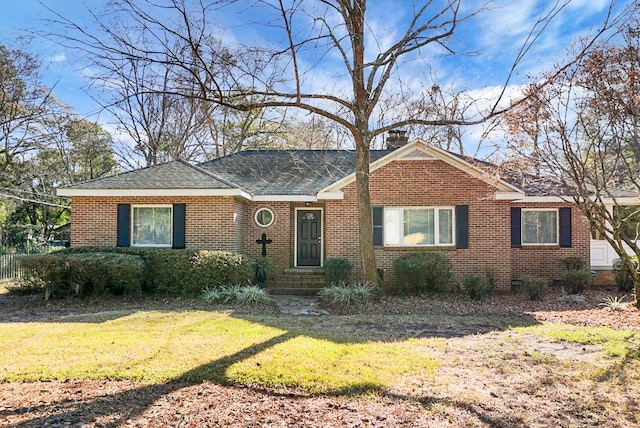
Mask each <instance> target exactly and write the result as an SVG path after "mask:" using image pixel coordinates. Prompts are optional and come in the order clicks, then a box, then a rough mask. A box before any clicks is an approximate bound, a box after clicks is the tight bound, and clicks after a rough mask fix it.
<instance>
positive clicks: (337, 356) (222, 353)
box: [0, 311, 438, 393]
mask: <svg viewBox="0 0 640 428" xmlns="http://www.w3.org/2000/svg"><path fill="white" fill-rule="evenodd" d="M63 321H64V322H55V323H4V324H0V361H2V364H1V366H0V381H18V380H22V381H35V380H43V379H132V380H136V381H141V382H143V383H161V382H167V381H171V380H179V381H190V382H197V381H204V380H211V381H214V382H217V383H221V384H236V383H242V384H258V385H264V386H281V387H299V388H302V389H305V390H308V391H310V392H328V393H331V392H343V391H359V390H360V391H368V390H378V389H381V388H384V387H387V386H390V385H392V384H393V382H395V379H397V378H398V377H399V376H412V377H418V378H423V379H430V378H432V377H433V376H434V373H435V370H436V368H437V367H438V361H437V360H435V359H433V358H431V357H430V356H429V355H425V353H424V351H423V350H424V344H425V343H424V342H425V341H427V340H426V339H424V340H417V339H413V340H404V341H397V342H372V341H366V342H355V343H353V342H352V343H341V342H335V341H331V340H328V339H325V338H314V337H310V336H305V335H304V334H302V333H301V332H300V331H293V332H292V331H285V330H283V329H281V328H277V327H271V326H269V325H268V324H269V323H270V324H277V323H281V322H282V319H276V318H273V319H269V317H266V318H261V319H260V322H257V321H253V320H250V319H239V318H234V317H232V316H230V315H227V314H222V313H215V312H203V311H189V312H135V313H124V312H102V313H99V314H95V315H91V316H89V315H84V316H77V317H67V318H65V319H64V320H63ZM269 321H272V322H269ZM292 324H294V325H295V324H296V323H295V322H292ZM298 327H300V326H298Z"/></svg>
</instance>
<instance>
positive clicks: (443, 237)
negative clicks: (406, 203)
mask: <svg viewBox="0 0 640 428" xmlns="http://www.w3.org/2000/svg"><path fill="white" fill-rule="evenodd" d="M453 212H454V209H453V208H452V207H448V208H385V209H384V223H383V224H384V245H388V246H429V245H433V246H436V245H454V232H453V230H454V224H455V223H454V215H453ZM374 213H375V211H374ZM374 225H375V221H374ZM374 227H375V226H374ZM374 234H375V229H374Z"/></svg>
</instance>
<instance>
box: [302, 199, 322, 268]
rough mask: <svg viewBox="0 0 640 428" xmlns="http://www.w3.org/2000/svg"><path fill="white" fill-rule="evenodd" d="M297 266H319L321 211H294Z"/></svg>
mask: <svg viewBox="0 0 640 428" xmlns="http://www.w3.org/2000/svg"><path fill="white" fill-rule="evenodd" d="M296 224H297V226H296V227H297V231H296V240H297V242H296V262H297V266H320V258H321V253H322V251H321V250H322V210H298V211H296Z"/></svg>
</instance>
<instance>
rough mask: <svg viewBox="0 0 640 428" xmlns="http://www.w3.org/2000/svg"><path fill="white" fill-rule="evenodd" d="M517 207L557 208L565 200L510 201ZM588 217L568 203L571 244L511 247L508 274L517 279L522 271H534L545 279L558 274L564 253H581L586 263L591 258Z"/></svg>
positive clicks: (534, 273) (532, 272) (555, 276)
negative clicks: (509, 270) (522, 203)
mask: <svg viewBox="0 0 640 428" xmlns="http://www.w3.org/2000/svg"><path fill="white" fill-rule="evenodd" d="M513 206H514V207H521V208H559V207H568V206H571V205H569V204H561V203H557V204H544V205H543V204H526V205H518V204H513ZM590 230H591V229H590V226H589V221H588V220H587V218H586V217H585V216H584V215H583V214H582V212H581V211H580V209H578V208H577V207H571V247H567V248H560V247H559V246H528V245H525V246H522V247H520V248H512V249H511V253H512V256H511V260H512V276H513V279H519V278H520V277H521V276H522V275H535V276H540V277H542V278H545V279H546V280H548V281H551V280H553V279H560V278H562V274H563V270H562V267H561V265H560V263H559V261H560V260H561V259H563V258H565V257H581V258H582V259H583V260H584V261H585V262H586V263H587V267H588V266H589V262H590V260H591V257H590V251H591V243H590V240H591V234H590V233H591V232H590Z"/></svg>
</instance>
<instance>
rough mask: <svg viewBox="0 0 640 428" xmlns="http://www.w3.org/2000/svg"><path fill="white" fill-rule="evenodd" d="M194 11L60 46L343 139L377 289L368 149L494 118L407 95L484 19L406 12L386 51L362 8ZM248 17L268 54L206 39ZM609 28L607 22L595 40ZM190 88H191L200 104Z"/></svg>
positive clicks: (442, 7)
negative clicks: (329, 128)
mask: <svg viewBox="0 0 640 428" xmlns="http://www.w3.org/2000/svg"><path fill="white" fill-rule="evenodd" d="M193 3H194V2H187V1H186V0H170V1H168V2H167V4H166V5H163V6H162V7H155V6H154V3H153V2H150V1H148V2H141V1H133V0H123V1H121V2H118V3H117V5H115V6H114V7H115V9H114V13H115V14H116V15H117V16H119V17H120V21H124V20H130V21H132V22H135V23H136V25H137V28H136V30H137V33H136V37H135V39H133V38H130V37H128V34H129V33H127V32H123V31H119V29H118V28H114V25H113V23H112V24H109V23H108V22H106V21H104V20H102V21H100V20H99V21H100V22H101V23H102V25H103V29H104V30H105V31H106V32H108V34H109V36H110V37H108V38H104V37H103V35H102V34H100V35H98V34H90V33H88V32H87V31H86V30H85V29H84V27H82V26H80V25H77V24H74V23H73V22H71V21H69V20H66V19H64V18H63V17H60V22H62V23H63V24H66V25H67V26H68V27H70V29H72V30H75V34H76V35H77V36H76V37H74V38H73V39H70V38H69V37H68V36H67V38H66V40H67V42H70V41H71V42H73V44H74V45H75V46H79V47H81V48H83V49H84V50H85V51H86V52H88V53H89V54H90V55H93V56H99V57H100V56H101V57H104V58H121V57H123V56H124V57H127V58H144V59H145V60H147V61H149V62H151V63H154V64H163V65H170V66H171V67H175V70H177V69H180V70H181V71H180V73H179V75H180V78H177V77H176V78H175V79H172V84H173V89H172V92H173V93H176V94H180V95H187V96H197V97H202V98H203V99H205V100H207V101H210V102H213V103H216V104H218V105H220V106H223V107H228V108H231V109H236V110H241V111H249V110H253V109H271V108H287V107H293V108H297V109H301V110H304V111H307V112H310V113H312V114H315V115H319V116H322V117H324V118H325V119H327V120H329V121H331V122H334V123H336V124H338V125H339V126H340V127H342V128H344V129H346V130H347V131H348V132H349V134H350V136H351V138H352V141H353V144H354V146H355V156H356V188H357V190H356V193H357V198H358V220H359V232H360V233H359V245H360V252H361V260H362V268H363V275H364V279H365V280H367V281H371V282H372V283H377V282H378V281H379V278H378V277H377V272H376V269H375V267H376V263H375V257H374V250H373V232H372V230H373V229H372V217H371V201H370V196H369V173H370V171H369V164H370V147H371V144H372V142H373V141H374V139H375V138H376V137H378V136H382V135H383V134H384V133H386V132H387V131H390V130H393V129H397V128H402V127H406V126H409V125H422V126H427V127H439V126H455V125H463V124H474V123H481V122H482V121H484V120H486V119H487V118H489V117H492V116H494V115H497V114H499V113H501V111H500V109H499V107H498V106H499V105H500V99H501V98H502V95H503V94H504V90H503V92H502V94H500V95H499V96H498V97H497V98H498V99H496V100H493V101H495V102H493V103H492V104H491V105H490V106H488V107H487V108H486V109H485V110H484V111H481V112H479V113H476V114H474V116H473V117H447V116H444V117H443V116H442V115H441V114H439V113H438V112H439V111H441V110H440V109H438V108H435V107H436V106H434V105H433V104H432V103H431V102H429V100H427V101H426V102H425V96H424V93H423V92H424V91H423V89H424V88H431V87H433V85H434V84H437V82H433V83H429V76H420V77H424V82H425V83H424V86H421V87H419V88H415V87H413V86H412V85H410V84H409V83H408V82H409V81H410V80H411V79H409V78H408V73H412V72H415V68H413V69H412V68H411V64H412V63H413V62H414V61H416V60H420V61H426V62H427V64H428V63H429V61H428V59H429V56H428V55H429V49H431V48H433V49H442V50H443V51H445V52H449V53H451V54H453V53H454V52H455V50H454V49H453V48H452V47H451V46H450V45H452V44H453V43H454V41H453V40H452V36H453V35H454V34H455V33H456V31H457V29H458V26H459V25H461V24H462V23H464V22H466V21H468V20H471V19H472V18H474V17H475V16H476V14H477V13H478V12H479V11H470V12H464V13H463V12H462V10H463V9H462V8H461V2H460V1H459V0H449V1H444V2H434V1H428V0H425V1H413V2H412V4H411V6H410V7H412V9H411V10H412V12H413V15H412V17H411V18H410V19H408V21H407V22H406V26H405V28H397V29H396V31H394V33H393V34H385V36H388V38H389V39H392V40H382V38H381V35H380V34H376V32H375V31H373V30H372V28H371V27H370V20H369V17H368V16H369V15H368V13H367V12H368V9H367V1H366V0H319V1H313V2H311V1H305V0H294V1H291V2H286V4H285V2H282V1H275V0H273V1H272V0H255V1H252V0H247V1H242V2H240V1H232V0H228V1H225V0H220V1H212V2H204V1H203V0H201V1H200V2H199V4H198V5H197V7H196V8H191V6H192V5H193ZM567 3H568V1H567V2H558V3H555V4H554V6H553V7H552V8H551V9H550V10H549V11H548V12H547V13H546V14H545V15H544V16H541V17H540V19H539V20H538V21H537V23H536V24H535V25H534V26H533V28H532V29H531V31H530V33H529V34H528V37H527V38H526V41H525V43H524V45H523V46H522V48H521V50H520V51H519V52H517V53H516V56H515V58H514V65H513V68H512V69H511V71H510V72H509V73H508V74H509V76H508V77H507V78H506V81H505V87H506V85H507V84H508V83H509V81H510V78H511V75H512V73H513V72H514V71H515V69H516V66H517V64H518V63H519V62H520V61H521V60H522V58H523V57H524V55H525V54H526V53H527V51H528V50H529V49H530V48H531V46H532V44H533V43H535V41H536V39H537V38H538V37H539V35H540V33H541V32H542V31H544V29H545V27H546V26H547V24H548V22H549V21H550V20H551V19H552V18H553V17H554V16H556V15H557V14H558V13H560V11H561V10H562V9H563V8H564V7H565V6H566V4H567ZM248 10H252V11H255V13H257V14H259V15H260V16H261V19H260V22H251V26H250V27H249V26H248V27H246V28H247V29H249V28H251V29H252V30H254V31H256V33H257V34H260V35H262V36H264V37H265V38H266V37H267V35H269V36H270V38H271V39H270V40H269V41H268V42H267V41H264V42H257V43H255V44H254V45H253V46H240V45H239V44H236V45H234V46H232V47H225V48H224V49H221V48H220V45H216V44H212V43H211V38H212V35H213V34H219V35H220V36H221V37H223V36H224V32H222V31H220V29H219V27H215V26H213V25H212V23H211V22H210V19H213V17H215V16H216V15H217V13H218V12H221V11H226V12H228V13H231V12H232V11H237V12H238V13H237V15H236V16H237V17H238V20H239V19H240V18H241V17H242V16H243V15H245V14H247V11H248ZM160 12H162V14H161V15H160V14H159V13H160ZM170 12H171V13H172V15H171V18H168V16H167V15H168V14H169V13H170ZM96 18H98V17H96ZM249 20H250V19H249ZM112 22H113V21H112ZM217 24H218V25H220V23H217ZM233 25H234V27H235V28H238V27H239V26H240V25H241V24H240V23H239V22H238V21H234V23H233ZM608 25H609V22H608V17H607V21H606V22H605V24H604V25H603V28H602V29H600V32H598V34H600V33H601V32H603V31H605V29H606V28H607V26H608ZM258 26H261V27H260V28H256V27H258ZM216 32H217V33H216ZM139 40H145V41H149V40H152V41H154V43H155V48H150V47H149V45H148V44H139V43H138V41H139ZM123 46H126V48H127V49H123ZM322 64H324V65H328V64H330V65H331V70H332V75H331V76H328V78H327V81H326V82H323V84H322V85H317V80H315V79H317V78H318V77H317V76H316V73H315V72H316V71H317V69H318V67H319V66H320V65H322ZM425 68H428V67H425ZM172 70H173V68H172ZM187 75H188V76H189V78H188V79H187V78H186V76H187ZM194 84H195V85H196V86H197V87H198V91H196V92H194V91H193V85H194ZM147 90H149V91H152V88H147ZM431 101H432V102H433V101H435V98H434V99H433V100H431Z"/></svg>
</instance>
